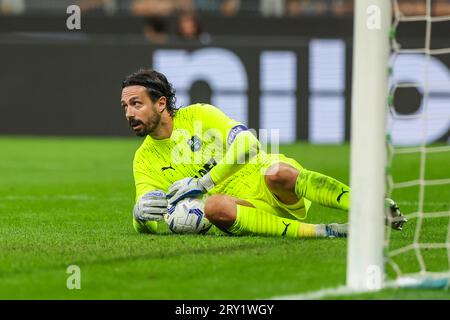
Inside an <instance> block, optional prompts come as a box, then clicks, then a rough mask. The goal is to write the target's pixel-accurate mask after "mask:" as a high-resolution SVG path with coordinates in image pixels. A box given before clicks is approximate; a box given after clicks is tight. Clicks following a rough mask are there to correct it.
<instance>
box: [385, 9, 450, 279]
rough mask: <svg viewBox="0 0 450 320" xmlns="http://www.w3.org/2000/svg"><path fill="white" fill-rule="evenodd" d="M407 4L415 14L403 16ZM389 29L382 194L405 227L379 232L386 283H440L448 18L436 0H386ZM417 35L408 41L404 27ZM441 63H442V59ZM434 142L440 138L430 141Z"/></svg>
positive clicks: (447, 166)
mask: <svg viewBox="0 0 450 320" xmlns="http://www.w3.org/2000/svg"><path fill="white" fill-rule="evenodd" d="M411 3H414V4H415V5H416V10H415V11H414V12H411V11H410V9H411V8H410V7H408V5H410V4H411ZM392 5H393V23H392V28H391V31H390V42H391V51H392V55H391V59H390V67H389V99H388V105H389V119H388V123H387V127H388V134H387V149H388V163H387V170H386V176H387V185H386V193H387V196H388V197H390V198H393V199H395V200H396V201H397V203H398V205H399V207H400V209H401V210H402V212H403V213H404V214H405V215H406V217H407V218H408V220H409V222H408V223H407V224H405V226H404V230H403V231H402V232H398V231H395V230H392V229H390V228H386V232H385V244H384V248H385V250H384V256H385V259H386V264H385V269H386V280H388V281H387V283H388V284H389V283H391V284H393V285H400V286H402V285H406V286H408V285H411V286H441V287H445V286H448V282H447V280H448V279H450V146H449V141H445V140H444V141H442V138H443V137H444V139H447V140H448V131H449V128H450V70H449V67H448V64H447V65H446V64H445V63H444V62H443V61H450V31H449V33H448V35H447V38H445V37H442V35H441V36H435V35H434V33H433V30H435V28H441V29H442V28H443V27H445V28H448V29H447V30H450V13H447V14H448V15H446V13H445V12H441V11H440V10H439V8H438V5H439V1H432V0H423V1H409V3H408V1H401V0H393V1H392ZM411 24H415V25H416V28H415V29H419V30H423V31H424V35H423V42H421V43H414V41H410V39H412V38H413V36H415V37H416V38H417V35H410V34H407V32H406V31H407V30H408V25H409V26H411ZM447 63H448V62H447ZM438 139H440V140H441V141H440V142H439V141H437V140H438Z"/></svg>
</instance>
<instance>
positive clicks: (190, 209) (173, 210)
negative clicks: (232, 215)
mask: <svg viewBox="0 0 450 320" xmlns="http://www.w3.org/2000/svg"><path fill="white" fill-rule="evenodd" d="M204 208H205V203H204V201H203V200H202V199H199V198H186V199H183V200H181V201H179V202H178V203H177V204H176V205H175V206H171V207H169V213H168V214H166V215H165V216H164V219H165V221H166V222H167V224H168V225H169V229H170V230H171V231H172V232H174V233H178V234H187V233H206V232H208V230H209V229H210V228H211V226H212V224H211V222H209V221H208V219H206V217H205V214H204Z"/></svg>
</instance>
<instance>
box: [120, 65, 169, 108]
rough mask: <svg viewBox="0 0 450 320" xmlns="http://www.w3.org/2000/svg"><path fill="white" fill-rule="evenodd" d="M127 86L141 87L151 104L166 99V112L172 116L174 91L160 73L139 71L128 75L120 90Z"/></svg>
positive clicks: (145, 70)
mask: <svg viewBox="0 0 450 320" xmlns="http://www.w3.org/2000/svg"><path fill="white" fill-rule="evenodd" d="M129 86H143V87H146V88H147V93H148V96H149V97H150V99H151V100H152V101H153V102H156V100H158V99H159V98H160V97H162V96H164V97H166V99H167V103H166V108H167V111H168V112H169V113H170V115H171V116H173V115H174V114H175V112H176V110H177V109H176V106H175V102H176V97H175V89H174V88H173V87H172V84H171V83H169V81H167V78H166V76H165V75H163V74H162V73H160V72H158V71H156V70H151V69H139V70H138V71H136V72H133V73H132V74H130V75H128V76H127V77H126V78H125V80H123V82H122V89H123V88H125V87H129Z"/></svg>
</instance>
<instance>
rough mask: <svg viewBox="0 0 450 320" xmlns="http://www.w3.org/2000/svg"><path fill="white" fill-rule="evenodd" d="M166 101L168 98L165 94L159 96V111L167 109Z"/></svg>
mask: <svg viewBox="0 0 450 320" xmlns="http://www.w3.org/2000/svg"><path fill="white" fill-rule="evenodd" d="M166 101H167V99H166V97H164V96H162V97H161V98H159V107H158V110H159V112H163V111H164V109H166Z"/></svg>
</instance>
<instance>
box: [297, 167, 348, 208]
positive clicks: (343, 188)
mask: <svg viewBox="0 0 450 320" xmlns="http://www.w3.org/2000/svg"><path fill="white" fill-rule="evenodd" d="M295 193H296V194H297V196H299V197H301V198H303V197H304V198H306V199H308V200H310V201H312V202H316V203H319V204H321V205H323V206H326V207H331V208H337V209H342V210H346V211H347V210H348V209H349V206H350V200H349V197H350V187H348V186H347V185H345V184H343V183H342V182H339V181H338V180H336V179H334V178H331V177H328V176H326V175H324V174H321V173H318V172H314V171H308V170H306V169H303V170H302V171H301V172H300V173H299V175H298V177H297V182H296V184H295Z"/></svg>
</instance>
